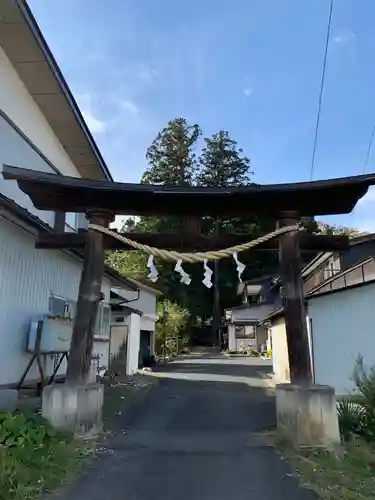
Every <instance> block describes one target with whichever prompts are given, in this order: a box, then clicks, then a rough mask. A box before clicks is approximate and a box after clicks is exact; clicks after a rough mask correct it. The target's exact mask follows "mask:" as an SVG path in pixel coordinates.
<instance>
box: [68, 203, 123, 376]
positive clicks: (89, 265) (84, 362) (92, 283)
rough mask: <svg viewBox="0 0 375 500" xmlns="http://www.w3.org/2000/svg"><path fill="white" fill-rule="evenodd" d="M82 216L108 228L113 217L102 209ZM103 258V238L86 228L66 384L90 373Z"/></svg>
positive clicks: (90, 211) (92, 222) (100, 234)
mask: <svg viewBox="0 0 375 500" xmlns="http://www.w3.org/2000/svg"><path fill="white" fill-rule="evenodd" d="M86 217H87V219H88V221H89V223H91V224H98V225H101V226H104V227H108V226H109V224H110V223H111V222H113V221H114V218H115V217H114V214H113V213H111V212H109V211H106V210H89V211H88V212H87V214H86ZM104 259H105V245H104V235H103V234H102V233H99V232H97V231H93V230H92V229H89V230H88V231H87V236H86V245H85V253H84V261H83V268H82V272H81V279H80V284H79V292H78V301H77V309H76V317H75V321H74V325H73V333H72V340H71V343H70V350H69V359H68V367H67V372H66V381H67V382H68V383H69V384H79V383H85V382H86V381H87V378H88V376H89V373H90V369H91V358H92V348H93V341H94V331H93V330H94V328H95V322H96V316H97V313H98V307H99V302H100V300H101V287H102V281H103V274H104Z"/></svg>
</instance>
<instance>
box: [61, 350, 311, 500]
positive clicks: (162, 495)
mask: <svg viewBox="0 0 375 500" xmlns="http://www.w3.org/2000/svg"><path fill="white" fill-rule="evenodd" d="M269 373H270V366H269V363H267V362H265V361H262V360H255V359H240V360H239V359H227V358H224V357H221V356H219V355H218V356H211V357H210V356H206V357H204V358H203V357H196V358H194V357H191V358H186V359H184V360H179V361H177V362H173V363H170V364H169V365H167V367H166V368H165V369H164V371H162V370H161V371H158V372H157V373H156V375H157V376H159V377H160V383H159V384H158V385H157V386H156V387H154V388H153V389H151V390H150V392H149V393H148V394H147V396H146V398H145V399H144V400H143V401H142V403H141V404H139V405H138V406H136V407H135V409H134V411H133V413H132V414H131V415H127V414H126V413H125V414H124V415H123V416H122V417H121V422H120V424H121V426H122V429H123V430H124V431H123V432H121V433H120V435H118V436H117V437H116V438H115V439H113V440H112V441H113V442H112V443H110V446H111V451H110V453H107V454H105V455H103V457H102V458H101V459H100V460H99V462H98V463H96V464H95V466H94V468H93V469H92V470H91V471H89V473H88V474H86V475H85V476H83V477H82V478H81V479H80V480H79V481H78V482H77V483H76V484H74V485H72V487H71V488H69V489H68V490H69V491H65V492H64V493H62V494H61V498H64V500H65V499H68V498H69V500H86V499H87V500H89V499H90V500H99V499H100V500H103V499H104V498H108V499H111V500H120V499H121V500H224V499H225V500H313V499H315V498H316V497H315V495H313V494H312V493H311V492H309V491H307V490H303V489H301V488H300V487H299V485H298V482H297V480H296V479H294V478H292V477H291V476H290V475H289V471H288V469H287V466H286V464H285V463H284V462H283V461H282V460H281V459H280V458H279V457H278V456H277V454H276V453H275V452H274V451H273V449H272V448H270V447H268V446H267V445H266V444H265V443H264V442H263V440H262V438H261V436H260V432H261V431H263V430H265V429H267V428H270V427H271V426H273V425H274V423H275V409H274V399H273V395H272V390H269V389H268V390H267V389H266V388H267V386H268V387H269V386H270V379H269ZM58 496H60V495H58Z"/></svg>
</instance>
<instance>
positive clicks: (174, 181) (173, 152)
mask: <svg viewBox="0 0 375 500" xmlns="http://www.w3.org/2000/svg"><path fill="white" fill-rule="evenodd" d="M200 135H201V130H200V128H199V126H198V125H189V124H188V122H187V121H186V119H185V118H175V119H174V120H171V121H169V122H168V124H167V126H166V127H165V128H163V130H162V131H161V132H159V133H158V135H157V137H156V139H155V140H154V141H153V142H152V144H151V146H150V147H149V148H148V150H147V153H146V159H147V161H148V163H149V165H150V168H149V169H147V170H146V172H145V173H144V174H143V176H142V179H141V182H142V183H143V184H165V185H188V186H189V185H192V184H193V181H194V178H195V174H196V171H197V168H198V165H197V158H196V155H195V153H194V149H195V147H196V144H197V141H198V139H199V137H200Z"/></svg>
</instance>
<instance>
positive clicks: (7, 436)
mask: <svg viewBox="0 0 375 500" xmlns="http://www.w3.org/2000/svg"><path fill="white" fill-rule="evenodd" d="M54 437H56V431H55V430H54V429H53V428H52V427H51V426H50V425H49V424H48V423H47V422H46V421H45V420H44V419H43V418H42V417H39V416H37V415H26V414H24V413H11V412H9V411H0V445H2V446H6V447H7V448H9V447H18V448H20V447H21V448H22V447H24V446H32V447H33V448H39V447H42V446H44V445H46V444H47V443H48V442H49V441H50V440H51V439H52V438H54Z"/></svg>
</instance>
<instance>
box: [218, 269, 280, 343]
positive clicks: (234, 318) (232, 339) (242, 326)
mask: <svg viewBox="0 0 375 500" xmlns="http://www.w3.org/2000/svg"><path fill="white" fill-rule="evenodd" d="M279 288H280V284H279V281H278V280H277V279H276V280H275V278H274V276H263V277H260V278H256V279H253V280H249V281H246V282H244V283H240V284H239V285H238V288H237V294H238V295H240V296H241V297H242V304H241V305H240V306H235V307H231V308H228V309H226V310H225V320H226V324H227V328H228V348H229V349H230V350H231V351H241V350H244V349H247V348H252V349H256V350H258V351H261V350H265V349H270V348H271V345H270V339H269V338H268V336H267V334H268V330H267V328H266V327H265V326H263V325H262V324H261V323H262V320H263V319H264V318H265V317H266V316H268V315H269V314H270V313H271V312H272V311H274V310H275V309H276V308H277V305H278V301H279V302H280V300H281V299H280V295H279ZM280 303H281V302H280Z"/></svg>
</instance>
